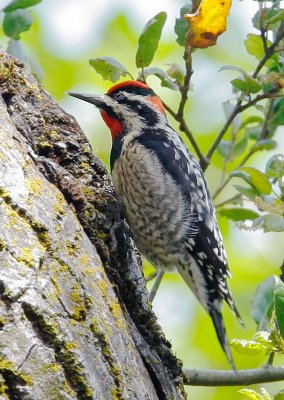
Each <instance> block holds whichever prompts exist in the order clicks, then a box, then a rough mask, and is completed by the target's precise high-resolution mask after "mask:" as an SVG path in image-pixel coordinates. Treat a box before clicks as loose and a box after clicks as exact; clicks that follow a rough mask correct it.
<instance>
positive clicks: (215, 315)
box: [208, 304, 236, 369]
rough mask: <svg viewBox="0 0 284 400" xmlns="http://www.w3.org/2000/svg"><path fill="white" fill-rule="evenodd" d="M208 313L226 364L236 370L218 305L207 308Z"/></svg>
mask: <svg viewBox="0 0 284 400" xmlns="http://www.w3.org/2000/svg"><path fill="white" fill-rule="evenodd" d="M208 312H209V315H210V317H211V319H212V321H213V324H214V327H215V331H216V334H217V337H218V340H219V342H220V344H221V347H222V349H223V350H224V353H225V354H226V357H227V359H228V362H229V364H230V366H231V368H232V369H236V367H235V363H234V360H233V357H232V353H231V349H230V345H229V340H228V336H227V333H226V329H225V325H224V321H223V317H222V314H221V310H220V304H218V305H217V307H216V306H214V305H213V306H212V307H210V308H209V310H208Z"/></svg>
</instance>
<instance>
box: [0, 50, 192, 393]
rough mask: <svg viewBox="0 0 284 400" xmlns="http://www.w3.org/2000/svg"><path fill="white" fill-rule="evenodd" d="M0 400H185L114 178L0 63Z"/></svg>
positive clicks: (74, 128) (37, 91) (58, 115)
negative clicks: (129, 231)
mask: <svg viewBox="0 0 284 400" xmlns="http://www.w3.org/2000/svg"><path fill="white" fill-rule="evenodd" d="M0 94H1V96H0V138H1V142H0V268H1V269H0V399H23V400H30V399H33V400H39V399H41V400H47V399H48V400H52V399H54V400H55V399H56V400H60V399H84V400H85V399H86V400H91V399H98V400H108V399H141V400H144V399H183V398H185V394H184V392H183V386H182V381H183V377H182V371H181V365H180V362H179V361H178V360H177V359H176V358H175V357H174V356H173V354H172V353H171V350H170V344H169V342H167V340H166V339H165V337H164V335H163V333H162V331H161V329H160V327H159V326H158V324H157V321H156V317H155V315H154V314H153V313H152V311H151V307H150V305H149V302H148V293H147V291H146V289H145V281H144V278H143V274H142V272H141V260H140V257H139V255H138V253H137V251H136V250H135V247H134V245H133V242H132V240H131V238H130V236H129V233H128V229H127V225H126V224H125V222H124V220H123V217H122V211H121V205H120V203H119V201H118V199H117V198H116V196H115V194H114V192H113V188H112V184H111V180H110V178H109V176H108V175H107V172H106V170H105V167H104V166H103V164H102V163H101V162H100V161H99V160H98V158H97V157H96V156H95V155H94V154H93V152H92V150H91V147H90V145H89V143H88V141H87V139H86V137H85V135H84V133H83V132H82V131H81V129H80V128H79V126H78V124H77V122H76V121H75V119H74V118H73V117H72V116H70V115H68V114H66V113H65V112H64V111H63V110H62V109H61V108H60V107H59V106H58V105H57V104H56V103H55V102H54V100H53V99H52V98H51V97H50V96H49V95H48V93H47V92H46V91H44V89H43V88H42V87H41V86H40V85H39V84H38V83H37V82H36V80H35V79H34V78H33V77H32V76H31V74H29V73H28V72H27V71H26V70H25V69H24V67H23V65H22V64H21V63H20V62H19V61H17V60H15V59H14V58H12V57H10V56H8V55H7V54H6V53H4V52H3V51H1V52H0Z"/></svg>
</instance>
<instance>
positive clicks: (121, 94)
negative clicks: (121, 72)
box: [115, 93, 126, 101]
mask: <svg viewBox="0 0 284 400" xmlns="http://www.w3.org/2000/svg"><path fill="white" fill-rule="evenodd" d="M125 98H126V96H125V94H123V93H117V94H116V95H115V100H116V101H122V100H125Z"/></svg>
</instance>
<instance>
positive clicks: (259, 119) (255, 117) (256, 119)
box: [241, 115, 263, 128]
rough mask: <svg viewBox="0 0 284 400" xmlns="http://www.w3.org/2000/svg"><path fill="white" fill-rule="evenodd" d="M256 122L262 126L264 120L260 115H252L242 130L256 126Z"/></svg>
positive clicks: (244, 123) (243, 124)
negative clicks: (247, 126) (249, 126)
mask: <svg viewBox="0 0 284 400" xmlns="http://www.w3.org/2000/svg"><path fill="white" fill-rule="evenodd" d="M256 122H260V123H261V124H262V123H263V118H262V117H260V116H258V115H251V116H250V117H247V118H246V119H245V120H244V121H243V122H242V125H241V128H244V127H245V126H246V125H250V124H254V123H256Z"/></svg>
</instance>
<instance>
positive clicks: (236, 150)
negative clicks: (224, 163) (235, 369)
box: [230, 135, 248, 160]
mask: <svg viewBox="0 0 284 400" xmlns="http://www.w3.org/2000/svg"><path fill="white" fill-rule="evenodd" d="M247 144H248V137H247V135H243V136H242V137H241V138H240V139H238V140H237V141H236V143H235V144H234V146H233V148H232V154H231V157H230V159H231V160H234V159H235V158H237V157H239V156H240V155H241V154H243V152H244V151H245V149H246V147H247Z"/></svg>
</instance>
